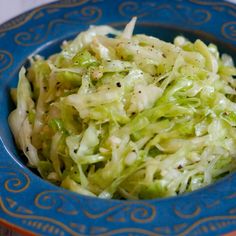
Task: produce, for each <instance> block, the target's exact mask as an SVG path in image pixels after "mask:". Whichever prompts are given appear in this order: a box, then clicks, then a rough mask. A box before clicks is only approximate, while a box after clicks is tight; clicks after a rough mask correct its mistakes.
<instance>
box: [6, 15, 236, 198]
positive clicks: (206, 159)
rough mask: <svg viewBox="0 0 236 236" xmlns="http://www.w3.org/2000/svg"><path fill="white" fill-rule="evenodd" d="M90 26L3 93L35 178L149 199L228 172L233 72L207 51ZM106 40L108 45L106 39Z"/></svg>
mask: <svg viewBox="0 0 236 236" xmlns="http://www.w3.org/2000/svg"><path fill="white" fill-rule="evenodd" d="M135 21H136V18H133V19H132V21H131V22H130V23H129V24H128V25H127V26H126V28H125V30H124V32H119V31H117V30H115V29H113V28H111V27H109V26H99V27H90V29H89V30H87V31H85V32H82V33H80V34H79V35H78V36H77V37H76V38H75V39H74V40H72V41H69V42H64V43H63V45H62V51H61V52H59V53H57V54H54V55H52V56H51V57H49V58H48V59H44V58H42V57H40V56H36V57H33V58H31V66H30V67H29V68H28V70H27V73H26V70H25V68H22V69H21V71H20V73H19V84H18V87H17V90H12V92H11V93H12V96H13V99H14V101H16V104H17V106H16V109H15V110H14V111H12V113H11V114H10V116H9V124H10V127H11V130H12V132H13V135H14V138H15V141H16V144H17V146H18V147H19V149H21V150H22V151H23V152H24V154H25V155H26V157H27V158H28V161H29V165H30V166H31V167H34V168H37V170H38V171H39V173H40V174H41V176H42V177H43V178H44V179H46V180H48V181H51V182H52V183H55V184H58V185H60V186H62V187H64V188H67V189H69V190H72V191H75V192H77V193H80V194H85V195H89V196H98V197H101V198H118V199H151V198H158V197H166V196H175V195H178V194H182V193H185V192H189V191H193V190H195V189H198V188H201V187H203V186H206V185H209V184H211V183H213V182H215V181H216V180H217V179H219V178H221V177H223V176H225V175H226V174H228V173H230V172H232V171H234V170H235V169H236V103H235V101H236V96H235V95H236V90H235V88H236V82H235V80H234V76H236V68H235V67H234V64H233V60H232V58H231V57H230V56H229V55H226V54H223V55H220V54H219V52H218V49H217V47H216V46H215V45H213V44H209V45H206V44H205V43H203V42H202V41H201V40H199V39H198V40H196V41H195V42H190V41H188V40H187V39H186V38H184V37H182V36H178V37H176V38H175V39H174V43H173V44H172V43H167V42H164V41H162V40H160V39H157V38H154V37H151V36H147V35H143V34H140V35H134V36H133V29H134V25H135ZM108 35H113V36H114V37H108Z"/></svg>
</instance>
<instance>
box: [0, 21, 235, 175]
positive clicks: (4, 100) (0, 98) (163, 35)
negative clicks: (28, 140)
mask: <svg viewBox="0 0 236 236" xmlns="http://www.w3.org/2000/svg"><path fill="white" fill-rule="evenodd" d="M113 26H114V27H116V28H118V29H122V28H123V27H124V24H116V25H113ZM134 33H135V34H137V33H139V34H140V33H142V34H147V35H151V36H155V37H158V38H160V39H162V40H165V41H169V42H172V41H173V39H174V37H176V36H177V35H183V36H185V37H186V38H188V39H190V40H191V41H194V40H196V39H201V40H203V41H204V42H206V43H214V44H216V45H217V46H218V48H219V51H220V53H227V54H229V55H231V56H232V57H233V58H234V60H236V50H235V49H234V47H233V46H231V45H229V44H227V43H224V42H221V41H219V40H217V38H215V37H214V36H212V35H209V34H207V33H204V32H200V31H186V30H185V31H183V30H182V29H179V28H174V27H171V26H166V27H165V26H160V25H157V24H151V23H150V24H148V23H145V24H137V25H136V27H135V32H134ZM76 35H77V33H74V34H70V35H67V34H65V36H64V37H63V38H60V39H55V40H54V41H51V42H49V43H47V44H46V45H43V46H41V47H40V48H39V49H38V50H36V51H35V52H32V54H40V55H42V56H44V57H48V56H50V55H52V54H53V53H56V52H59V51H60V45H61V44H62V41H63V40H70V39H73V38H74V37H75V36H76ZM21 65H25V66H26V67H27V66H28V65H29V63H28V61H27V59H25V61H22V62H21ZM19 69H20V68H19ZM4 79H6V82H5V83H4V84H3V89H2V93H1V94H0V104H1V114H0V122H1V126H0V138H1V139H2V141H3V144H4V146H5V148H6V149H7V151H8V153H9V154H10V155H9V156H8V157H6V158H13V160H14V161H15V162H17V163H18V164H20V165H22V166H26V159H25V158H24V157H22V155H20V152H19V151H18V150H17V148H16V146H15V143H14V140H13V136H12V134H11V131H10V129H9V126H8V115H9V113H10V112H11V111H12V110H13V109H14V104H13V102H12V101H11V98H10V95H9V93H10V89H11V88H13V87H16V86H17V82H18V73H15V74H13V75H12V76H11V77H10V78H4ZM33 172H34V171H33ZM36 174H37V173H36Z"/></svg>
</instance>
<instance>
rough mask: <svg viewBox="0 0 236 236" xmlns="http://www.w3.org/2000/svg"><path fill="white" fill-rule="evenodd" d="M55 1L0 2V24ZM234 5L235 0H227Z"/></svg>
mask: <svg viewBox="0 0 236 236" xmlns="http://www.w3.org/2000/svg"><path fill="white" fill-rule="evenodd" d="M54 1H55V0H14V2H13V1H11V0H10V3H9V0H0V24H2V23H4V22H6V21H7V20H9V19H11V18H12V17H14V16H17V15H19V14H21V13H23V12H25V11H27V10H30V9H32V8H34V7H37V6H40V5H42V4H46V3H49V2H54ZM228 1H229V2H233V3H235V4H236V0H228ZM0 236H22V235H21V234H18V233H15V232H12V231H11V230H9V229H7V228H6V227H3V226H0Z"/></svg>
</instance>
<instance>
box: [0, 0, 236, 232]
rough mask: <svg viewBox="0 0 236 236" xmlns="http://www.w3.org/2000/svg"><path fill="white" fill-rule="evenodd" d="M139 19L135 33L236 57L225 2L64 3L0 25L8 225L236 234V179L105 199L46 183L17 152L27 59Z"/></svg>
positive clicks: (1, 200)
mask: <svg viewBox="0 0 236 236" xmlns="http://www.w3.org/2000/svg"><path fill="white" fill-rule="evenodd" d="M134 15H136V16H138V24H137V27H136V29H135V33H145V34H149V35H153V36H157V37H159V38H161V39H164V40H167V41H171V40H172V39H173V38H174V37H175V36H176V35H179V34H183V35H184V36H186V37H188V38H190V39H191V40H194V39H196V38H201V39H203V40H204V41H206V42H214V43H216V44H217V45H218V46H219V49H220V51H221V52H226V53H229V54H231V55H232V56H233V57H234V59H236V49H235V45H236V22H235V18H236V6H235V5H233V4H230V3H226V2H224V1H221V0H214V1H213V0H209V1H206V0H185V1H183V0H172V1H168V0H159V1H155V0H150V1H142V0H136V1H134V0H133V1H132V0H131V1H125V0H116V1H105V0H80V1H79V0H78V1H76V0H64V1H59V2H56V3H53V4H49V5H45V6H42V7H39V8H36V9H34V10H32V11H30V12H27V13H25V14H23V15H21V16H19V17H17V18H15V19H13V20H11V21H9V22H7V23H5V24H4V25H2V26H0V89H1V93H0V105H1V107H0V140H1V142H0V222H1V220H4V221H5V222H8V223H9V224H13V225H15V226H17V227H21V228H24V229H25V230H27V231H29V232H32V234H34V233H37V234H40V235H130V234H131V235H220V234H223V233H227V232H231V231H233V230H234V229H236V208H235V198H236V174H231V175H229V176H227V177H226V178H224V179H222V180H220V181H218V182H217V183H216V184H213V185H211V186H209V187H206V188H203V189H201V190H198V191H194V192H192V193H189V194H185V195H182V196H178V197H171V198H165V199H156V200H149V201H118V200H102V199H97V198H91V197H85V196H81V195H78V194H75V193H72V192H69V191H67V190H64V189H61V188H58V187H56V186H53V185H52V184H50V183H48V182H45V181H44V180H42V179H41V178H40V177H38V176H37V175H35V174H34V173H33V172H32V171H31V170H29V169H28V168H27V167H25V164H24V160H22V159H21V158H20V156H19V153H18V152H17V149H16V147H15V144H14V141H13V138H12V135H11V132H10V130H9V127H8V123H7V117H8V114H9V112H10V111H11V110H12V109H13V104H12V102H11V101H10V97H9V89H10V88H11V87H14V86H16V85H17V79H18V78H17V74H18V71H19V68H20V67H21V65H23V64H25V63H26V62H27V60H26V58H27V57H28V56H30V55H32V54H35V53H40V54H41V55H44V56H48V55H50V54H52V53H55V52H56V51H59V50H60V47H59V45H60V44H61V42H62V41H63V40H64V39H69V38H72V37H74V36H75V35H76V34H77V33H79V32H80V31H82V30H85V29H87V28H88V26H89V25H91V24H96V25H101V24H111V25H113V26H116V27H118V28H121V27H122V26H123V25H124V24H125V23H127V21H129V20H130V18H131V17H132V16H134ZM95 222H96V224H95Z"/></svg>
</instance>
